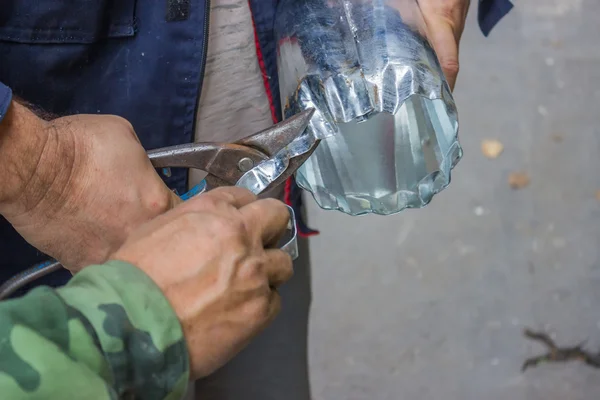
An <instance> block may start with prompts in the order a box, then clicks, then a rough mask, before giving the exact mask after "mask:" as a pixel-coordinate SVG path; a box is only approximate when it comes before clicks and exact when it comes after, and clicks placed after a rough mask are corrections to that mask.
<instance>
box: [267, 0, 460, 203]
mask: <svg viewBox="0 0 600 400" xmlns="http://www.w3.org/2000/svg"><path fill="white" fill-rule="evenodd" d="M424 26H425V24H424V22H423V19H422V15H421V13H420V10H419V7H418V4H417V2H416V0H337V1H334V0H304V1H294V0H282V1H281V2H280V7H279V9H278V15H277V20H276V24H275V31H276V37H277V43H278V67H279V80H280V92H281V98H282V105H283V109H284V114H285V115H286V116H288V115H290V116H291V115H294V114H296V113H298V112H299V111H301V110H304V109H307V108H314V109H315V110H316V111H315V114H314V116H313V118H312V120H311V123H310V124H309V127H308V128H307V132H306V135H305V136H307V137H313V138H319V139H322V141H321V144H320V145H319V147H318V148H317V149H316V150H315V152H314V154H313V155H312V156H311V157H310V158H309V159H308V161H307V162H306V163H305V164H304V165H303V166H302V167H301V168H300V169H299V170H298V172H297V181H298V183H299V184H300V185H301V186H302V187H303V188H304V189H306V190H308V191H310V192H311V193H312V194H313V196H314V197H315V200H316V201H317V203H318V204H319V205H320V206H321V207H322V208H326V209H337V210H341V211H343V212H345V213H348V214H352V215H359V214H364V213H377V214H392V213H396V212H399V211H401V210H402V209H404V208H408V207H422V206H424V205H426V204H427V203H429V202H430V201H431V198H432V197H433V196H434V195H435V194H436V193H437V192H439V191H440V190H442V189H443V188H444V187H446V186H447V185H448V184H449V182H450V171H451V169H452V168H453V167H454V166H455V165H456V163H457V162H458V161H459V159H460V157H461V155H462V150H461V147H460V145H459V143H458V139H457V134H458V117H457V112H456V107H455V103H454V100H453V98H452V95H451V93H450V90H449V88H448V85H447V83H446V81H445V79H444V77H443V74H442V72H441V68H440V66H439V63H438V60H437V57H436V55H435V53H434V51H433V49H432V48H431V46H430V45H429V44H428V42H427V40H426V39H425V38H424V36H423V34H422V32H423V31H424V29H423V28H424ZM297 140H299V139H297ZM307 140H309V139H307Z"/></svg>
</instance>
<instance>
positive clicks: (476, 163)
mask: <svg viewBox="0 0 600 400" xmlns="http://www.w3.org/2000/svg"><path fill="white" fill-rule="evenodd" d="M472 3H473V4H472V6H471V11H470V16H469V22H468V24H467V27H466V29H465V33H464V36H463V39H462V42H461V72H460V75H459V80H458V83H457V88H456V92H455V99H456V102H457V105H458V109H459V116H460V124H461V128H460V138H461V143H462V145H463V147H464V151H465V156H464V158H463V160H462V161H461V162H460V163H459V165H458V166H457V168H456V169H455V170H454V173H453V176H452V183H451V185H450V186H449V188H448V189H446V190H445V191H443V192H442V193H440V194H439V195H437V196H436V197H435V198H434V200H433V202H432V203H431V205H429V206H428V207H426V208H425V209H422V210H408V211H404V212H402V213H400V214H399V215H396V216H391V217H381V216H367V217H349V216H345V215H344V214H342V213H339V212H332V211H323V210H321V209H319V208H318V206H316V205H315V203H314V202H313V201H312V199H311V200H310V202H309V203H310V205H309V219H310V222H311V225H312V226H313V227H314V228H316V229H320V230H321V235H320V236H317V237H316V238H314V239H312V241H311V243H312V247H311V250H312V264H313V267H312V271H313V272H312V273H313V309H312V316H311V326H310V348H311V352H310V365H311V379H312V385H313V393H314V399H315V400H355V399H356V400H358V399H373V400H399V399H407V400H412V399H418V400H428V399H444V400H465V399H466V400H470V399H486V400H495V399H502V400H505V399H511V400H512V399H514V400H520V399H527V400H536V399H543V400H554V399H561V400H562V399H569V400H578V399H582V400H583V399H586V400H587V399H597V398H599V397H600V370H595V369H592V368H590V367H587V366H585V365H583V364H580V363H569V364H545V365H542V366H539V367H537V368H534V369H530V370H527V371H526V372H525V373H521V371H520V369H521V365H522V363H523V361H524V360H525V359H526V358H528V357H531V356H534V355H537V354H539V353H543V352H545V351H546V349H545V348H544V347H542V346H540V345H539V344H537V343H534V342H531V341H528V340H526V339H525V338H524V337H523V335H522V331H523V329H524V328H525V327H530V328H532V329H537V330H545V331H547V332H549V333H551V334H552V335H553V337H554V338H555V339H556V341H557V344H559V345H561V346H572V345H576V344H578V343H580V342H582V341H587V342H586V344H585V346H586V348H587V349H589V350H592V351H600V250H599V245H600V156H599V154H600V125H599V124H600V22H599V21H600V19H599V18H600V17H599V16H600V2H599V1H598V0H515V8H514V9H513V11H511V13H510V14H509V15H508V16H507V17H506V18H505V19H504V20H502V21H501V23H500V24H499V25H498V26H497V27H496V28H495V29H494V31H492V33H491V35H490V37H488V38H485V37H483V35H482V34H481V33H480V31H479V29H478V27H477V24H476V20H475V16H476V5H477V4H476V3H477V1H472ZM499 150H502V151H501V152H500V151H499Z"/></svg>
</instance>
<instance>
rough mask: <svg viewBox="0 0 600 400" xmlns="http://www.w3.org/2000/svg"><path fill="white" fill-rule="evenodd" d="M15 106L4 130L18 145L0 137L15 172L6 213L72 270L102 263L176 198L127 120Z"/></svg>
mask: <svg viewBox="0 0 600 400" xmlns="http://www.w3.org/2000/svg"><path fill="white" fill-rule="evenodd" d="M11 112H12V113H13V115H12V116H8V115H7V117H10V120H9V121H7V122H6V126H4V128H5V131H4V132H3V133H4V134H5V135H6V136H5V139H6V141H9V142H10V141H11V140H12V142H10V143H13V144H12V147H11V146H9V143H4V144H2V143H0V145H3V146H4V147H5V148H4V150H6V151H7V153H6V154H7V155H6V156H3V157H0V160H2V161H3V163H4V164H5V166H6V168H7V170H8V171H9V172H10V175H7V178H6V180H7V181H8V182H3V183H4V184H6V185H8V186H9V189H10V190H9V191H8V192H6V191H5V193H4V196H3V198H2V200H3V201H0V206H1V207H0V213H1V214H2V215H4V216H5V217H6V219H7V220H8V221H9V222H10V223H11V224H12V225H13V226H14V227H15V229H16V230H17V231H18V232H19V233H20V234H21V235H22V236H23V237H24V238H25V239H26V240H27V241H28V242H29V243H31V244H32V245H33V246H35V247H36V248H38V249H40V250H41V251H43V252H45V253H47V254H48V255H50V256H52V257H55V258H56V259H57V260H59V261H60V262H61V263H62V264H63V265H64V266H65V267H67V268H69V269H70V270H71V271H74V272H75V271H77V270H79V269H80V268H82V267H83V266H85V265H89V264H97V263H101V262H104V261H105V260H106V259H107V257H108V256H109V255H110V254H111V253H113V252H114V251H116V250H117V249H118V248H119V247H120V246H121V245H122V244H123V242H124V241H125V239H126V238H127V236H128V234H129V233H130V232H131V231H132V230H133V229H135V228H136V227H138V226H140V225H141V224H143V223H145V222H147V221H149V220H150V219H152V218H154V217H156V216H157V215H159V214H161V213H163V212H165V211H167V210H168V209H170V208H172V207H173V205H174V204H176V203H178V201H179V199H178V198H177V196H176V195H175V194H174V193H173V192H171V191H170V190H169V189H168V187H167V186H166V185H165V184H164V183H163V182H162V180H161V179H160V177H159V176H158V174H157V173H156V171H155V169H154V168H153V167H152V164H151V163H150V161H149V159H148V157H147V155H146V152H145V150H144V149H143V147H142V146H141V144H140V143H139V141H138V139H137V137H136V134H135V132H134V130H133V128H132V126H131V124H130V123H129V122H127V121H126V120H124V119H122V118H120V117H116V116H99V115H77V116H70V117H64V118H59V119H55V120H53V121H50V122H46V121H42V120H41V119H39V118H37V117H36V116H35V115H33V114H32V113H31V112H30V111H29V110H27V109H26V108H25V107H23V106H21V105H18V104H16V103H13V105H12V106H11ZM3 125H4V123H3ZM0 136H2V135H0ZM28 140H29V141H35V142H34V143H27V142H26V141H28ZM0 150H2V148H0ZM11 150H12V151H11ZM0 154H2V152H1V151H0ZM10 154H13V157H12V160H13V161H12V162H8V163H5V160H7V159H9V160H10V159H11V155H10ZM17 156H18V157H17ZM15 157H16V158H15ZM7 164H8V165H7ZM0 181H1V179H0Z"/></svg>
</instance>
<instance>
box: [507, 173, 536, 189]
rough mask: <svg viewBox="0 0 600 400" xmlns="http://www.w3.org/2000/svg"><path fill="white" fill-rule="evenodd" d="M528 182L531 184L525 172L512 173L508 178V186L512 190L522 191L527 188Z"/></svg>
mask: <svg viewBox="0 0 600 400" xmlns="http://www.w3.org/2000/svg"><path fill="white" fill-rule="evenodd" d="M529 182H531V179H530V178H529V175H527V173H525V172H512V173H511V174H510V175H509V176H508V185H509V186H510V187H511V188H512V189H523V188H524V187H526V186H529Z"/></svg>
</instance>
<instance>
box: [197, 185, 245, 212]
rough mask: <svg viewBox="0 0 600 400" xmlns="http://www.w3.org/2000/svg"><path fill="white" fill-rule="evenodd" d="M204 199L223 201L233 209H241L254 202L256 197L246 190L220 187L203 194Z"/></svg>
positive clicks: (235, 187)
mask: <svg viewBox="0 0 600 400" xmlns="http://www.w3.org/2000/svg"><path fill="white" fill-rule="evenodd" d="M202 196H204V197H205V198H206V197H208V198H210V199H214V200H217V201H223V202H225V203H227V204H230V205H232V206H234V207H235V208H242V207H244V206H245V205H247V204H250V203H252V202H255V201H256V199H257V197H256V195H255V194H254V193H252V192H251V191H249V190H248V189H244V188H241V187H237V186H227V187H220V188H216V189H213V190H211V191H210V192H207V193H205V194H203V195H202Z"/></svg>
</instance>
